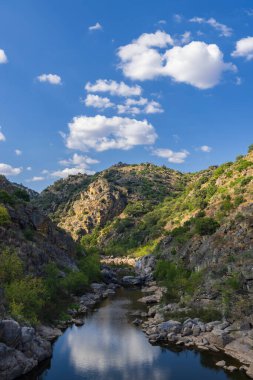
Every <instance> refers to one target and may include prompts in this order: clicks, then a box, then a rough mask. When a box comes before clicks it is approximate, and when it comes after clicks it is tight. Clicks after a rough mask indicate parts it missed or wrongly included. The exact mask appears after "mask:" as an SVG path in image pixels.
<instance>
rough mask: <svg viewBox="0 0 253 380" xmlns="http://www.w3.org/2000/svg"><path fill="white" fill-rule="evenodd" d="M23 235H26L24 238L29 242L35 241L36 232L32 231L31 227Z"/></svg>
mask: <svg viewBox="0 0 253 380" xmlns="http://www.w3.org/2000/svg"><path fill="white" fill-rule="evenodd" d="M23 234H24V237H25V238H26V239H27V240H30V241H33V238H34V230H32V229H31V228H29V227H26V228H25V229H24V231H23Z"/></svg>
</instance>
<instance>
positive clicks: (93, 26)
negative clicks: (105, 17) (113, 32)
mask: <svg viewBox="0 0 253 380" xmlns="http://www.w3.org/2000/svg"><path fill="white" fill-rule="evenodd" d="M89 30H90V31H91V32H92V31H94V30H102V25H101V24H100V23H99V22H96V24H95V25H91V26H89Z"/></svg>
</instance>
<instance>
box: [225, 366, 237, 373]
mask: <svg viewBox="0 0 253 380" xmlns="http://www.w3.org/2000/svg"><path fill="white" fill-rule="evenodd" d="M226 369H227V370H228V371H229V372H235V371H237V369H238V368H237V367H235V366H233V365H229V366H227V367H226Z"/></svg>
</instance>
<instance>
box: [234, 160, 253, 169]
mask: <svg viewBox="0 0 253 380" xmlns="http://www.w3.org/2000/svg"><path fill="white" fill-rule="evenodd" d="M251 166H253V162H251V161H248V160H244V159H241V160H239V161H238V162H237V164H236V169H237V170H238V171H239V172H242V171H243V170H245V169H248V168H250V167H251Z"/></svg>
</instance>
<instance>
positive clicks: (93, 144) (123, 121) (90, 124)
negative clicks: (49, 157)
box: [65, 115, 157, 152]
mask: <svg viewBox="0 0 253 380" xmlns="http://www.w3.org/2000/svg"><path fill="white" fill-rule="evenodd" d="M68 127H69V134H68V135H67V136H66V139H65V141H66V146H67V147H68V148H69V149H78V150H81V151H88V150H90V149H94V150H96V151H99V152H102V151H105V150H108V149H123V150H128V149H131V148H133V147H134V146H136V145H150V144H153V143H154V142H155V140H156V138H157V135H156V133H155V130H154V128H153V126H152V125H151V124H149V123H148V122H147V120H143V121H139V120H136V119H130V118H126V117H118V116H114V117H111V118H108V117H105V116H102V115H96V116H94V117H88V116H79V117H75V118H74V119H73V120H72V122H71V123H69V125H68Z"/></svg>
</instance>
